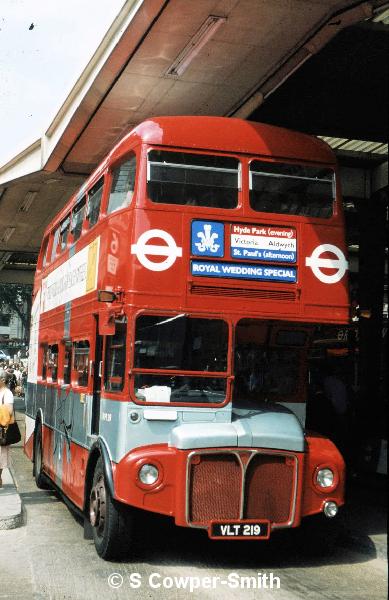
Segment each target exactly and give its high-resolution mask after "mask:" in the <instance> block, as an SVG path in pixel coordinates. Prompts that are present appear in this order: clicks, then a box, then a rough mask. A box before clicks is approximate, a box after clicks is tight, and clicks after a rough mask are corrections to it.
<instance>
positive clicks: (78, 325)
mask: <svg viewBox="0 0 389 600" xmlns="http://www.w3.org/2000/svg"><path fill="white" fill-rule="evenodd" d="M162 147H164V148H166V147H168V148H169V149H171V150H175V149H176V150H178V151H182V150H183V149H185V150H186V151H192V152H195V153H196V152H199V153H211V154H212V153H224V154H227V155H230V156H235V157H239V160H240V161H241V165H242V189H241V190H240V191H239V204H238V207H237V208H235V209H230V210H223V211H221V210H220V209H214V208H201V209H199V208H198V207H195V206H176V205H165V204H164V205H158V204H154V203H152V202H151V201H150V200H149V199H148V198H147V193H146V157H147V152H148V150H149V149H150V148H162ZM130 151H132V152H135V154H136V155H137V157H138V172H137V184H136V188H135V193H134V198H133V201H132V204H131V206H130V207H128V208H126V209H124V210H119V211H117V212H115V213H112V214H111V215H108V216H107V215H106V210H107V201H108V194H109V187H110V184H111V179H112V176H111V172H112V169H113V168H114V167H115V166H116V165H118V164H119V163H120V162H121V161H123V160H124V158H125V157H126V156H127V155H128V153H129V152H130ZM253 158H261V159H263V160H269V161H273V160H275V159H278V160H285V161H286V160H287V161H289V162H293V161H295V162H298V163H303V164H309V165H315V164H320V165H322V166H327V167H332V168H334V169H335V170H336V163H335V158H334V155H333V153H332V151H331V150H330V149H329V148H328V146H327V145H326V144H324V143H323V142H321V141H320V140H317V139H314V138H312V137H309V136H306V135H302V134H299V133H294V132H291V131H287V130H284V129H280V128H277V127H273V126H269V125H260V124H256V123H250V122H245V121H239V120H237V119H224V118H213V117H212V118H210V117H194V118H192V117H174V118H173V117H172V118H169V117H164V118H156V119H150V120H148V121H146V122H144V123H142V124H141V125H139V126H138V127H137V128H136V129H134V130H133V131H132V132H131V133H130V134H128V135H127V136H126V137H125V138H124V139H123V140H122V141H121V142H120V143H119V144H118V145H117V146H116V147H115V148H114V149H113V150H112V151H111V152H110V154H109V155H108V157H107V158H106V159H105V160H104V161H103V162H102V164H101V165H100V166H99V167H98V169H97V170H96V171H95V172H94V173H93V174H92V175H91V177H90V178H89V179H88V181H87V182H86V183H85V185H84V186H83V188H82V190H81V192H79V193H78V194H76V195H75V196H74V197H73V198H72V199H71V200H70V201H69V202H68V203H67V205H66V206H65V207H64V209H63V210H62V211H61V213H60V214H59V215H58V216H57V217H56V219H55V220H54V221H53V222H52V223H51V224H50V226H49V227H48V228H47V230H46V233H45V242H44V244H47V245H48V255H50V253H51V248H52V244H53V240H52V238H53V231H54V230H55V228H56V226H57V225H58V224H59V223H61V222H62V221H63V219H64V218H65V217H66V216H67V215H68V214H69V212H70V210H71V208H72V206H73V205H74V204H75V203H76V201H77V200H78V199H79V198H80V197H81V195H82V193H84V192H85V191H87V190H88V189H90V188H91V187H92V186H93V185H94V184H95V182H96V181H97V180H98V179H99V178H100V177H101V176H102V175H104V177H105V187H104V193H103V198H102V205H101V212H100V221H99V222H98V223H97V224H96V225H95V227H93V228H92V229H90V230H88V229H87V227H86V226H85V223H84V226H83V233H82V235H81V237H80V239H79V240H78V241H77V242H76V243H75V244H72V239H71V236H70V237H69V240H68V248H67V249H66V250H65V251H64V252H62V254H60V255H59V256H57V257H56V258H55V259H54V260H53V261H52V262H51V264H48V265H46V266H45V267H43V266H42V264H43V262H42V261H43V255H41V256H40V257H39V261H38V269H37V273H36V278H35V288H34V294H35V295H36V294H37V293H38V291H39V290H40V288H41V285H42V280H44V279H45V278H46V277H47V276H48V275H49V274H50V273H51V272H52V271H53V270H54V269H56V268H58V266H59V265H61V264H62V263H64V262H65V261H67V260H68V259H69V256H70V255H73V254H74V253H75V252H76V253H77V252H79V251H80V250H81V249H82V248H84V247H86V246H87V245H88V244H90V243H91V242H92V241H93V240H94V239H96V238H97V237H99V238H100V252H99V256H98V279H97V289H100V290H113V291H114V292H115V293H116V295H117V299H116V300H115V301H114V302H112V303H108V304H107V303H102V302H98V300H97V293H96V290H94V291H93V292H91V293H89V294H85V295H84V296H82V297H80V298H78V299H75V300H73V301H72V307H71V319H70V323H69V331H68V332H67V337H68V338H69V339H71V340H84V339H87V340H89V342H90V348H91V356H94V352H95V339H96V318H95V317H96V316H98V317H99V322H100V324H101V331H102V330H103V324H104V323H105V324H106V325H107V326H108V325H109V322H110V321H112V318H113V317H114V316H115V315H119V314H121V313H125V314H127V317H128V322H129V329H130V331H129V338H130V339H133V335H134V333H133V332H134V330H133V327H134V325H133V321H134V320H135V319H134V317H135V316H136V314H138V313H139V311H142V310H149V311H152V313H153V314H158V313H161V314H166V312H168V313H169V312H170V313H172V314H178V313H181V312H187V313H190V314H197V315H207V316H215V315H217V316H222V317H223V318H224V319H226V320H227V321H228V322H230V323H231V324H236V323H237V322H238V321H239V320H240V319H242V318H244V317H247V316H250V317H251V318H258V319H259V318H260V319H266V320H269V319H272V320H277V321H283V320H285V321H291V322H294V323H298V322H301V323H340V324H344V323H347V322H348V317H349V301H348V288H347V275H344V276H343V277H342V278H341V279H340V281H338V282H336V283H333V284H331V285H329V284H327V283H324V282H323V281H321V280H319V278H318V277H317V276H316V275H315V273H314V272H313V269H312V268H311V267H310V266H309V265H308V264H307V263H306V260H307V259H309V257H311V256H312V254H313V252H314V250H315V249H316V248H317V247H318V246H321V245H324V244H331V245H332V246H336V247H337V248H339V249H340V251H341V252H342V253H343V254H344V255H345V254H346V246H345V240H344V225H343V215H342V209H341V201H340V190H339V184H337V192H336V194H337V200H336V203H335V209H334V214H333V216H332V217H330V218H328V219H320V218H314V217H303V216H296V215H284V214H264V213H261V214H259V213H258V212H255V211H254V210H252V209H251V208H250V206H249V202H248V193H249V191H248V165H249V162H250V160H252V159H253ZM193 219H206V220H212V221H220V222H223V223H224V224H225V227H226V228H227V229H226V230H227V231H229V230H228V228H229V227H232V225H236V224H241V225H243V226H244V225H246V224H247V225H255V224H260V225H265V226H267V227H269V226H272V227H287V226H288V227H293V228H295V231H296V235H297V264H296V267H297V281H296V283H280V282H270V281H261V282H258V281H246V280H232V279H225V280H224V279H215V278H212V277H195V276H193V275H192V274H191V273H190V269H189V264H190V259H191V255H190V248H191V240H190V230H191V222H192V220H193ZM150 230H163V231H165V232H167V233H168V234H169V235H170V236H172V238H173V239H174V242H175V245H176V247H177V248H179V249H181V250H182V255H181V256H179V255H177V257H176V260H174V262H173V264H172V265H171V267H170V268H168V269H166V270H163V271H160V272H159V271H152V272H151V271H150V270H148V269H146V268H144V266H143V265H142V264H141V262H140V261H139V259H138V256H137V255H136V253H135V252H133V251H132V247H133V246H134V245H136V244H137V243H138V240H139V238H140V236H142V234H144V233H145V232H148V231H150ZM149 243H152V244H156V245H159V246H166V245H167V243H166V241H164V240H163V239H161V238H160V236H158V234H156V235H154V236H152V237H151V238H150V240H149ZM43 247H45V246H43ZM70 248H71V250H70ZM70 252H71V254H69V253H70ZM225 252H226V256H229V236H228V235H226V248H225ZM146 254H147V251H146ZM112 256H114V258H115V262H116V265H117V266H116V268H115V269H112V267H110V265H112V262H110V257H112ZM321 258H323V259H326V258H327V259H328V258H330V259H334V255H333V253H331V252H328V251H326V252H323V253H322V255H321ZM335 258H336V257H335ZM148 259H149V260H150V261H152V262H155V263H158V262H161V261H162V260H164V256H160V257H156V256H154V255H149V256H148ZM231 262H234V259H231ZM236 262H237V264H239V261H236ZM322 271H323V272H324V273H326V274H329V275H331V274H333V273H334V272H336V267H332V268H330V267H328V266H327V267H323V268H322ZM64 321H65V306H64V305H62V306H59V307H57V308H54V309H52V310H49V311H47V312H44V313H43V314H42V315H41V319H40V328H39V344H42V343H44V342H46V343H61V340H62V338H63V331H64ZM230 335H232V334H230ZM231 346H232V344H231ZM128 352H130V350H128ZM231 352H232V351H231V349H230V351H229V364H230V365H232V362H233V361H232V356H231ZM63 360H64V355H63V348H62V347H61V348H60V351H59V365H60V371H59V372H61V365H62V364H63ZM128 369H129V371H130V373H131V374H132V375H133V374H134V373H135V372H136V370H134V369H133V364H132V357H131V355H130V354H129V356H128ZM229 369H230V370H229V373H228V375H229V376H230V377H231V376H232V371H231V369H232V366H230V367H229ZM37 371H38V377H37V385H38V386H46V387H47V388H50V387H53V388H58V389H59V388H60V386H61V383H62V382H61V378H60V377H59V379H58V382H56V383H50V380H49V379H48V380H47V381H44V382H42V377H41V376H40V374H41V372H42V357H41V353H39V355H38V369H37ZM231 382H232V378H231V381H230V383H229V385H232V383H231ZM92 383H93V382H92V377H91V376H90V377H89V381H88V386H87V387H86V388H78V387H77V386H74V391H75V392H77V393H81V394H82V393H91V391H92ZM132 385H133V384H132V379H131V377H129V378H127V380H126V382H125V385H124V388H123V390H122V391H121V392H117V393H111V392H107V391H104V389H103V390H102V391H103V393H104V396H105V397H106V398H108V399H112V400H116V401H118V402H120V401H126V402H128V400H129V398H130V399H131V400H132V401H134V402H135V401H136V399H135V397H134V394H133V388H132ZM229 401H230V395H229V394H228V395H227V399H226V402H227V403H228V402H229ZM198 406H199V407H200V406H201V405H200V404H199V405H198ZM207 406H208V407H210V405H209V404H208V405H207ZM199 427H201V424H199ZM32 439H33V438H32V436H31V437H30V438H29V439H28V440H27V441H26V447H25V451H26V453H27V454H28V455H29V456H30V457H32V450H33V449H32ZM43 440H44V443H43V448H44V450H43V459H44V465H45V470H46V471H47V473H48V475H49V476H50V477H51V478H52V479H53V480H55V477H56V473H55V467H54V465H53V431H52V429H50V428H48V427H44V428H43ZM306 443H307V451H306V452H305V453H294V454H295V457H296V458H295V460H296V461H297V462H298V473H299V476H298V479H297V483H296V486H297V487H296V490H295V509H294V514H293V519H292V521H291V522H290V524H289V526H297V525H298V524H299V523H300V520H301V517H303V516H306V515H310V514H314V513H317V512H320V511H321V510H322V507H323V503H324V502H325V501H326V500H329V499H330V500H334V501H336V502H337V504H338V505H341V504H343V492H344V489H343V487H344V463H343V460H342V458H341V456H340V454H339V452H338V451H337V449H336V448H335V447H334V445H333V444H332V443H331V442H330V441H329V440H328V439H325V438H323V437H320V436H317V435H315V434H312V435H309V436H307V438H306ZM209 450H211V449H209ZM217 450H218V452H221V453H222V452H223V449H217ZM235 450H236V449H235ZM243 450H244V449H239V452H242V451H243ZM249 450H251V449H247V451H249ZM226 451H228V449H226ZM237 451H238V450H237ZM263 451H266V449H263ZM88 452H89V451H88V450H87V449H86V448H83V447H81V446H79V445H77V444H75V443H73V442H71V444H70V460H68V455H67V452H66V443H65V444H64V448H63V452H62V456H63V463H62V481H61V482H60V487H61V488H62V490H63V492H64V493H65V494H66V495H67V496H68V497H69V498H70V499H71V500H72V501H73V502H74V503H75V504H76V505H77V506H79V507H80V508H83V503H84V487H85V470H86V464H87V460H88ZM190 452H191V451H187V450H178V449H176V448H170V447H168V446H167V445H165V444H162V445H151V446H146V447H142V448H137V449H135V450H133V451H131V452H130V453H129V454H128V455H126V456H125V457H124V458H122V459H121V460H120V462H119V463H117V464H115V463H114V464H113V480H114V489H115V496H116V498H117V499H118V500H120V501H122V502H125V503H128V504H131V505H133V506H137V507H140V508H143V509H146V510H151V511H155V512H159V513H163V514H166V515H170V516H174V518H175V521H176V523H177V524H178V525H188V520H187V515H186V512H185V511H186V510H187V509H186V489H187V488H186V486H187V478H186V469H187V461H188V454H190ZM280 452H281V451H280ZM268 453H269V454H271V453H272V451H271V450H269V451H268ZM284 454H293V453H290V452H289V453H288V452H285V453H284ZM149 461H152V462H153V463H155V464H157V465H159V466H160V472H161V474H162V475H161V477H160V480H158V482H157V483H156V484H155V486H152V488H148V489H146V488H145V486H142V484H140V482H139V480H138V477H137V472H138V470H139V468H140V466H141V464H142V463H145V462H149ZM318 466H320V467H322V466H329V467H331V468H332V469H334V470H335V472H336V473H337V478H338V482H339V483H338V485H337V486H336V487H335V489H334V490H330V492H328V490H327V491H326V492H324V491H320V490H319V489H318V488H317V486H315V484H314V480H313V477H314V473H315V470H316V469H317V467H318ZM228 468H230V467H228ZM231 468H234V467H231Z"/></svg>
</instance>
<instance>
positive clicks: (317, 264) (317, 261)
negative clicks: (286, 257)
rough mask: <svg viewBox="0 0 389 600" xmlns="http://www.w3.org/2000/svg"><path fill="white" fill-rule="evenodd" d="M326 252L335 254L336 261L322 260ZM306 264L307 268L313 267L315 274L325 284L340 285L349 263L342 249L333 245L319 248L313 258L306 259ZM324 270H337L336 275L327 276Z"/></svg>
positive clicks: (313, 253) (314, 252)
mask: <svg viewBox="0 0 389 600" xmlns="http://www.w3.org/2000/svg"><path fill="white" fill-rule="evenodd" d="M325 252H331V253H332V254H335V256H336V259H332V258H321V255H322V254H324V253H325ZM305 264H306V265H307V267H311V269H312V272H313V274H314V275H316V277H317V278H318V279H319V280H320V281H322V282H323V283H338V281H340V280H341V279H342V277H343V276H344V274H345V272H346V271H347V269H348V262H347V260H346V257H345V255H344V254H343V252H342V251H341V249H340V248H338V247H337V246H334V245H333V244H321V245H320V246H317V247H316V248H315V249H314V251H313V252H312V254H311V256H307V257H306V259H305ZM323 268H325V269H336V273H333V274H332V275H327V273H323V271H322V270H321V269H323Z"/></svg>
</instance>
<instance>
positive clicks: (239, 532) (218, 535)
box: [209, 521, 270, 540]
mask: <svg viewBox="0 0 389 600" xmlns="http://www.w3.org/2000/svg"><path fill="white" fill-rule="evenodd" d="M209 537H210V538H213V539H234V538H235V539H236V538H239V539H241V540H242V539H254V540H267V539H268V538H269V537H270V523H269V521H223V522H219V521H218V522H213V523H211V526H210V528H209Z"/></svg>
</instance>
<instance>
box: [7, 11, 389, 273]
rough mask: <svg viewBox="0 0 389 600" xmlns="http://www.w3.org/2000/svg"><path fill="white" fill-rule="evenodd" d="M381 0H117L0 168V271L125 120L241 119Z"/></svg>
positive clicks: (36, 241) (23, 251)
mask: <svg viewBox="0 0 389 600" xmlns="http://www.w3.org/2000/svg"><path fill="white" fill-rule="evenodd" d="M384 4H385V3H384V1H383V0H370V1H367V2H357V3H356V2H355V0H287V1H285V0H273V1H272V2H271V3H269V2H267V1H266V0H258V1H255V2H253V1H252V0H198V1H196V2H188V1H187V0H128V1H127V2H126V3H125V4H124V5H123V8H122V10H121V11H120V13H119V14H118V15H117V17H116V19H115V20H114V22H113V23H112V25H111V27H110V29H109V30H108V32H107V33H106V35H105V37H104V38H103V40H102V41H101V43H100V45H99V46H98V48H97V50H96V52H95V54H94V56H93V57H92V59H91V60H90V62H89V64H88V65H87V66H86V67H85V69H84V71H83V72H82V74H81V76H80V77H79V79H78V81H77V82H76V83H75V85H74V87H73V89H72V90H71V92H70V94H69V96H68V97H67V98H66V99H65V101H64V102H63V104H62V106H61V108H60V109H59V111H58V113H57V115H56V116H55V118H54V119H53V121H52V122H51V123H50V124H48V127H47V129H46V131H44V133H43V134H42V136H41V137H40V138H39V139H37V140H36V141H35V142H34V143H33V144H31V145H30V146H29V147H28V148H26V149H25V150H23V151H22V152H21V153H20V154H18V155H17V156H15V157H10V160H9V161H8V162H7V163H6V164H5V165H3V166H1V167H0V271H1V269H2V268H3V267H4V266H5V265H7V264H9V263H12V261H13V258H14V257H15V256H16V255H17V254H18V253H20V256H29V257H31V256H32V255H33V254H34V253H36V252H37V251H38V249H39V246H40V242H41V238H42V233H43V230H44V228H45V227H46V225H47V224H48V222H49V221H50V220H51V218H52V217H53V215H54V214H55V213H56V212H57V211H58V210H59V209H60V208H61V207H62V206H63V205H64V203H65V202H66V200H67V199H68V198H69V196H70V195H71V194H72V193H73V192H74V191H75V190H76V189H77V187H79V186H80V185H81V183H82V182H83V181H84V180H85V178H86V176H87V175H88V174H89V173H90V172H91V171H92V170H93V168H94V167H95V166H96V165H97V164H98V163H99V161H100V160H101V159H102V158H103V157H104V156H105V154H106V153H107V152H108V151H109V149H110V148H111V147H112V146H113V145H114V144H115V143H116V142H117V141H118V140H119V139H120V138H121V137H122V136H123V135H124V134H125V133H126V132H128V131H129V130H130V129H131V128H133V127H134V126H135V125H137V124H138V123H140V122H141V121H143V120H145V119H147V118H148V117H151V116H163V115H220V116H235V117H241V118H247V117H249V116H250V115H252V114H253V111H258V108H259V107H261V106H262V105H263V104H264V105H265V106H267V104H268V103H271V96H272V95H273V93H274V92H275V91H277V90H278V89H279V88H281V86H283V85H284V82H286V81H287V80H288V79H289V78H290V77H291V75H293V73H295V72H297V71H298V70H299V69H300V68H301V67H302V65H304V64H305V63H307V61H309V59H311V58H312V57H313V56H316V55H318V53H320V51H321V49H322V48H324V47H325V46H326V45H327V44H328V42H330V40H332V39H333V38H334V37H335V36H336V35H337V34H339V32H341V31H343V30H344V29H345V28H348V27H350V26H352V25H355V24H360V23H365V22H369V23H373V22H374V21H377V15H381V13H382V12H383V11H384V10H385V6H384ZM269 5H271V8H270V7H269ZM381 21H382V19H381ZM381 25H382V23H381ZM287 110H290V107H288V106H285V111H287ZM254 114H256V113H254ZM258 120H259V119H258ZM317 133H318V134H320V133H321V132H320V131H318V132H317ZM323 133H324V134H325V132H323ZM333 135H335V133H334V134H333ZM16 262H17V261H16ZM16 262H15V260H14V263H15V265H16ZM32 263H33V261H32ZM32 268H33V265H32ZM0 280H3V281H4V279H0Z"/></svg>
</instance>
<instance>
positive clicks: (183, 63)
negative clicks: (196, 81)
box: [166, 15, 227, 77]
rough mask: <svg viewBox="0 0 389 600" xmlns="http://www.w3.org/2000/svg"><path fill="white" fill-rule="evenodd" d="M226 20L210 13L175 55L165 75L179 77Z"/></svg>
mask: <svg viewBox="0 0 389 600" xmlns="http://www.w3.org/2000/svg"><path fill="white" fill-rule="evenodd" d="M226 20H227V17H220V16H216V15H210V16H209V17H208V18H207V19H206V20H205V21H204V23H203V24H202V25H201V27H200V29H199V30H198V31H197V32H196V33H195V34H194V36H193V37H192V39H191V40H190V42H189V43H188V44H187V45H186V46H185V48H184V49H183V50H182V51H181V52H180V54H179V55H178V56H177V58H176V60H175V61H174V63H173V64H171V65H170V67H169V68H168V70H167V71H166V75H174V76H176V77H180V76H181V75H182V74H183V73H184V72H185V71H186V69H187V68H188V67H189V65H190V63H191V62H192V60H193V59H194V58H195V57H196V56H197V55H198V53H199V52H200V50H201V49H202V48H203V47H204V46H205V44H206V43H207V42H209V40H210V39H211V37H212V36H213V35H214V34H215V32H216V31H217V30H218V29H219V27H220V25H221V24H222V23H224V22H225V21H226Z"/></svg>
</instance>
